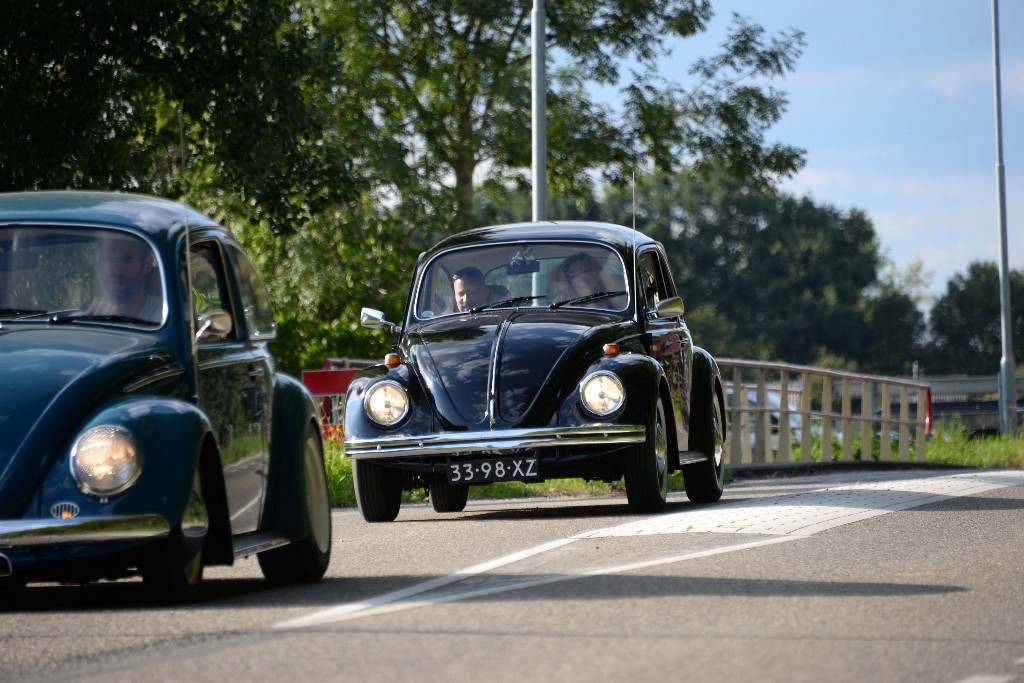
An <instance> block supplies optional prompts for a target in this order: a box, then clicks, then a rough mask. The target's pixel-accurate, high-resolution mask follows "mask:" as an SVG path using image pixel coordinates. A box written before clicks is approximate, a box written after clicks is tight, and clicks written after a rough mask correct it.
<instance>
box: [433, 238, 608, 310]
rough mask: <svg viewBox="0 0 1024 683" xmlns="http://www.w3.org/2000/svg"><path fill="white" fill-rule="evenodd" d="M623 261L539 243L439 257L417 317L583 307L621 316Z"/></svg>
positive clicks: (595, 250) (581, 245)
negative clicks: (520, 309)
mask: <svg viewBox="0 0 1024 683" xmlns="http://www.w3.org/2000/svg"><path fill="white" fill-rule="evenodd" d="M627 292H628V287H627V286H626V277H625V270H624V267H623V264H622V259H621V258H620V257H619V255H618V253H617V252H615V251H614V250H612V249H610V248H608V247H603V246H601V245H598V244H593V243H589V242H536V243H533V244H527V245H524V244H522V243H516V244H504V245H493V246H487V247H475V248H467V249H456V250H452V251H450V252H446V253H443V254H441V255H439V256H437V257H435V258H434V259H433V260H432V261H431V262H430V263H429V264H428V265H427V268H426V269H425V271H424V273H423V277H422V279H421V280H420V284H419V289H418V294H417V303H416V309H415V311H416V316H417V317H418V318H433V317H436V316H440V315H449V314H453V313H475V312H480V311H483V310H489V309H494V308H523V307H527V308H561V307H577V306H583V307H587V308H600V309H605V310H612V311H622V310H624V309H625V308H626V305H627V303H628V296H627Z"/></svg>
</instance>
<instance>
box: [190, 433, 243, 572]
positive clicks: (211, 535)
mask: <svg viewBox="0 0 1024 683" xmlns="http://www.w3.org/2000/svg"><path fill="white" fill-rule="evenodd" d="M198 473H199V482H200V485H201V486H202V490H203V502H204V503H205V504H206V513H207V515H208V516H209V523H210V526H209V528H208V529H207V531H206V541H205V542H204V544H203V559H204V563H205V564H208V565H212V564H232V563H233V562H234V559H235V554H234V548H233V545H232V540H231V521H230V518H229V515H228V497H227V489H226V487H225V486H224V472H223V471H222V470H221V466H220V449H219V448H218V447H217V441H216V439H214V437H213V433H212V432H207V433H206V436H205V437H204V438H203V443H202V446H201V447H200V451H199V464H198Z"/></svg>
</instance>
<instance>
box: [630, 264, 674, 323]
mask: <svg viewBox="0 0 1024 683" xmlns="http://www.w3.org/2000/svg"><path fill="white" fill-rule="evenodd" d="M637 280H638V284H637V286H638V288H639V292H638V293H639V297H640V300H641V302H642V303H643V306H644V308H645V309H646V310H647V311H648V312H652V311H654V310H655V309H656V308H657V307H658V304H659V303H660V302H662V301H664V300H665V299H667V298H669V296H671V294H670V293H669V289H668V285H667V284H666V280H665V275H664V273H663V272H662V268H661V259H659V258H658V255H657V254H656V253H655V252H653V251H646V252H644V253H642V254H640V256H639V257H638V258H637Z"/></svg>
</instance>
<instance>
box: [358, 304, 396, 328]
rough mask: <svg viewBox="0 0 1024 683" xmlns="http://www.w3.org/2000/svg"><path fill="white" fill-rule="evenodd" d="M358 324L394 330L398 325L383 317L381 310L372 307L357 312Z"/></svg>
mask: <svg viewBox="0 0 1024 683" xmlns="http://www.w3.org/2000/svg"><path fill="white" fill-rule="evenodd" d="M359 324H360V325H362V326H363V327H366V328H369V329H371V330H378V329H380V328H382V327H387V328H389V329H390V330H391V331H392V332H394V331H395V330H397V329H398V325H396V324H394V323H393V322H389V321H387V320H385V319H384V313H383V312H381V311H378V310H376V309H373V308H364V309H363V310H362V311H360V312H359Z"/></svg>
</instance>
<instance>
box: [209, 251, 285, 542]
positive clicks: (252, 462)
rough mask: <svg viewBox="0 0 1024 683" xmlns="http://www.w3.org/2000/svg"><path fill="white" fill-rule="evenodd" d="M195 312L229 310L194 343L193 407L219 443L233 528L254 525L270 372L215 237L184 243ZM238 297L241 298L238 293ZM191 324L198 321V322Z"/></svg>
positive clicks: (262, 482) (261, 492)
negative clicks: (225, 321) (223, 328)
mask: <svg viewBox="0 0 1024 683" xmlns="http://www.w3.org/2000/svg"><path fill="white" fill-rule="evenodd" d="M190 272H191V277H192V294H193V296H192V299H193V304H194V315H195V316H196V317H197V319H199V318H200V317H201V316H203V315H207V314H210V313H212V312H215V311H226V312H228V313H230V314H231V319H232V325H231V329H230V330H229V331H227V332H226V333H220V334H214V335H211V336H207V337H204V338H202V339H200V340H199V341H198V342H197V345H196V346H197V353H198V372H197V376H198V389H199V405H200V407H201V408H202V409H203V411H204V412H205V413H206V414H207V415H208V416H209V418H210V420H211V422H212V423H213V427H214V430H215V433H216V437H217V444H218V447H219V448H220V457H221V466H222V467H223V470H224V484H225V487H226V490H227V497H228V510H229V514H230V518H231V529H232V533H235V534H238V533H245V532H250V531H256V530H257V529H259V525H260V516H261V511H262V509H263V503H264V500H265V497H266V484H267V478H266V474H267V466H268V462H269V439H270V405H271V403H270V387H269V386H268V385H269V378H270V372H269V369H268V365H269V361H268V359H267V358H266V357H265V356H266V349H265V348H259V347H254V345H253V344H251V343H250V340H249V338H248V333H247V327H246V321H245V316H244V305H243V302H241V301H237V300H236V299H235V298H233V296H232V289H231V288H230V287H229V286H228V279H227V276H228V273H229V272H230V271H229V269H228V268H226V267H225V255H224V251H223V247H222V246H221V243H220V241H219V240H217V239H215V238H210V239H199V240H196V241H195V242H193V244H192V245H191V246H190ZM239 298H240V297H239ZM197 329H198V326H197Z"/></svg>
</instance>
